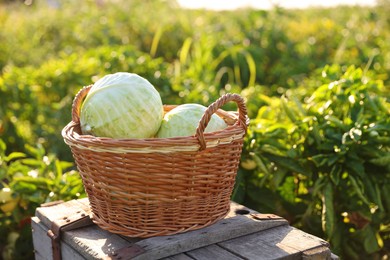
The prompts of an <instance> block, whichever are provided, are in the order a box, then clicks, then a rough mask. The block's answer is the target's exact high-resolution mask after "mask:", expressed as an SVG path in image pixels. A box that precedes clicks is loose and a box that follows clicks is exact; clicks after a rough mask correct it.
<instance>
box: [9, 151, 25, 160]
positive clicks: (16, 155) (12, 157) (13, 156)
mask: <svg viewBox="0 0 390 260" xmlns="http://www.w3.org/2000/svg"><path fill="white" fill-rule="evenodd" d="M24 157H26V154H25V153H21V152H13V153H10V154H9V155H8V156H7V157H5V161H6V162H9V161H12V160H15V159H20V158H24Z"/></svg>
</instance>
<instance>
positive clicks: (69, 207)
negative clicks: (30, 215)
mask: <svg viewBox="0 0 390 260" xmlns="http://www.w3.org/2000/svg"><path fill="white" fill-rule="evenodd" d="M86 202H88V199H87V198H84V199H80V200H70V201H67V202H64V203H60V204H57V205H54V206H50V207H39V208H37V209H36V211H35V216H36V217H38V218H39V219H40V220H41V222H42V223H43V224H44V225H45V226H47V227H50V226H51V223H52V222H53V221H55V220H57V219H59V218H61V217H63V216H68V215H71V214H77V211H79V210H80V209H87V210H88V211H89V207H88V206H86V204H85V203H86ZM87 205H88V204H87Z"/></svg>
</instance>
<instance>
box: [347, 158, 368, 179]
mask: <svg viewBox="0 0 390 260" xmlns="http://www.w3.org/2000/svg"><path fill="white" fill-rule="evenodd" d="M345 165H346V167H347V169H349V170H351V171H352V173H355V174H356V175H357V176H359V177H360V178H364V176H365V169H364V165H363V162H362V161H361V160H355V159H348V158H347V160H346V162H345ZM350 175H352V174H350Z"/></svg>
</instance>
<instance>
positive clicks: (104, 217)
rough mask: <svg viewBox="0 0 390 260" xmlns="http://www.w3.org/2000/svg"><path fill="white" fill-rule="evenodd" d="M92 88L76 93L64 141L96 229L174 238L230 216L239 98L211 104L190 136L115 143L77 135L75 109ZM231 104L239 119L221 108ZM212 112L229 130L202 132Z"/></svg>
mask: <svg viewBox="0 0 390 260" xmlns="http://www.w3.org/2000/svg"><path fill="white" fill-rule="evenodd" d="M90 87H91V86H88V87H84V88H82V89H81V90H80V92H79V93H78V94H77V95H76V97H75V99H74V101H73V107H72V121H71V122H70V123H69V124H68V125H67V126H65V128H64V129H63V130H62V135H63V137H64V140H65V143H66V144H67V145H69V146H70V148H71V150H72V153H73V157H74V159H75V162H76V164H77V167H78V169H79V172H80V175H81V177H82V180H83V184H84V188H85V190H86V192H87V195H88V198H89V201H90V205H91V209H92V218H93V221H94V222H95V223H96V224H97V225H98V226H100V227H101V228H103V229H105V230H108V231H110V232H113V233H117V234H121V235H125V236H130V237H151V236H159V235H171V234H176V233H181V232H185V231H189V230H194V229H198V228H202V227H205V226H208V225H210V224H212V223H214V222H216V221H217V220H219V219H221V218H223V217H224V216H225V215H226V214H227V213H228V211H229V205H230V196H231V193H232V189H233V186H234V183H235V177H236V173H237V168H238V165H239V160H240V156H241V151H242V144H243V138H244V135H245V133H246V128H247V115H246V113H247V112H246V107H245V103H244V100H243V99H242V98H241V97H240V96H239V95H237V94H226V95H224V96H222V97H221V98H219V99H218V100H217V101H216V102H214V103H213V104H211V105H210V106H209V107H208V108H207V110H206V112H205V114H204V115H203V117H202V119H201V120H200V122H199V126H198V128H197V131H196V135H195V136H191V137H177V138H148V139H112V138H102V137H94V136H91V135H82V134H81V130H80V121H79V113H80V107H81V104H82V101H83V99H84V98H85V96H86V95H87V93H88V91H89V89H90ZM230 101H234V102H236V103H237V105H238V113H237V112H236V113H232V112H225V111H223V110H221V109H219V108H220V107H221V106H223V105H224V104H225V103H227V102H230ZM174 107H175V106H164V110H165V111H166V112H167V111H169V110H171V109H172V108H174ZM214 113H216V114H217V115H219V116H220V117H222V118H223V119H224V120H225V121H226V122H227V123H228V125H229V126H228V127H227V128H225V129H224V130H222V131H217V132H212V133H204V129H205V128H206V126H207V123H208V121H209V120H210V117H211V115H212V114H214Z"/></svg>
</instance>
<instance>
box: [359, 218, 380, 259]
mask: <svg viewBox="0 0 390 260" xmlns="http://www.w3.org/2000/svg"><path fill="white" fill-rule="evenodd" d="M353 237H354V238H355V239H356V240H358V241H360V242H362V243H363V246H364V250H365V252H367V253H368V254H372V253H375V252H377V251H379V250H380V249H381V247H380V245H379V244H380V243H381V241H378V238H379V239H380V236H377V235H376V233H375V230H374V228H373V227H372V226H371V225H370V224H367V225H365V226H364V227H363V228H362V229H360V230H357V231H356V232H355V233H354V234H353ZM382 243H383V242H382Z"/></svg>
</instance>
